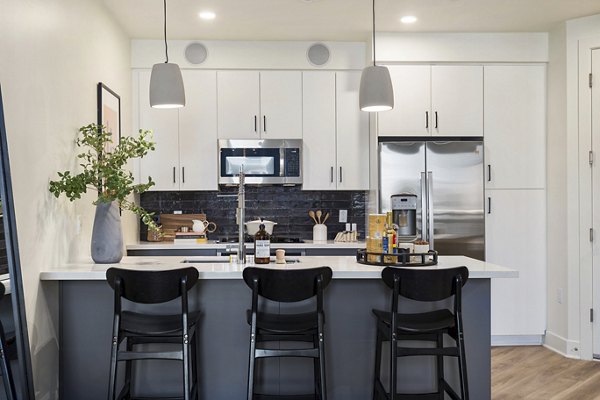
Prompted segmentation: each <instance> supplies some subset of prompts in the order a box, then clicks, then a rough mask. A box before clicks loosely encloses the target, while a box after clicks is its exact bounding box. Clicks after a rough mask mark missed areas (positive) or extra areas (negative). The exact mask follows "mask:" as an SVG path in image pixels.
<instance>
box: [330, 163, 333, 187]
mask: <svg viewBox="0 0 600 400" xmlns="http://www.w3.org/2000/svg"><path fill="white" fill-rule="evenodd" d="M330 174H331V183H333V167H331V173H330Z"/></svg>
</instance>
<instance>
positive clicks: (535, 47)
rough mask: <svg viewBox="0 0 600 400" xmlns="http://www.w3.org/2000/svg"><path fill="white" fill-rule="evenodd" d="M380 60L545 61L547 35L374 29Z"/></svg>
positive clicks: (459, 61) (404, 61)
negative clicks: (375, 30)
mask: <svg viewBox="0 0 600 400" xmlns="http://www.w3.org/2000/svg"><path fill="white" fill-rule="evenodd" d="M376 50H377V61H378V62H382V63H386V64H389V63H411V62H416V63H419V62H432V63H436V62H440V63H446V62H448V63H450V62H458V63H470V62H473V63H481V62H488V63H494V62H546V61H548V34H547V33H545V32H535V33H512V32H511V33H395V32H377V49H376Z"/></svg>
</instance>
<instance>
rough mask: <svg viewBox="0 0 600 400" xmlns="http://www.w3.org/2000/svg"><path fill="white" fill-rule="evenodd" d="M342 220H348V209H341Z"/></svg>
mask: <svg viewBox="0 0 600 400" xmlns="http://www.w3.org/2000/svg"><path fill="white" fill-rule="evenodd" d="M340 222H348V210H340Z"/></svg>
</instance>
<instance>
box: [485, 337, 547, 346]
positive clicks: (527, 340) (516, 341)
mask: <svg viewBox="0 0 600 400" xmlns="http://www.w3.org/2000/svg"><path fill="white" fill-rule="evenodd" d="M543 343H544V336H543V335H492V346H540V345H542V344H543Z"/></svg>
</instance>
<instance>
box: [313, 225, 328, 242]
mask: <svg viewBox="0 0 600 400" xmlns="http://www.w3.org/2000/svg"><path fill="white" fill-rule="evenodd" d="M313 242H315V243H325V242H327V225H325V224H316V225H315V226H313Z"/></svg>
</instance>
